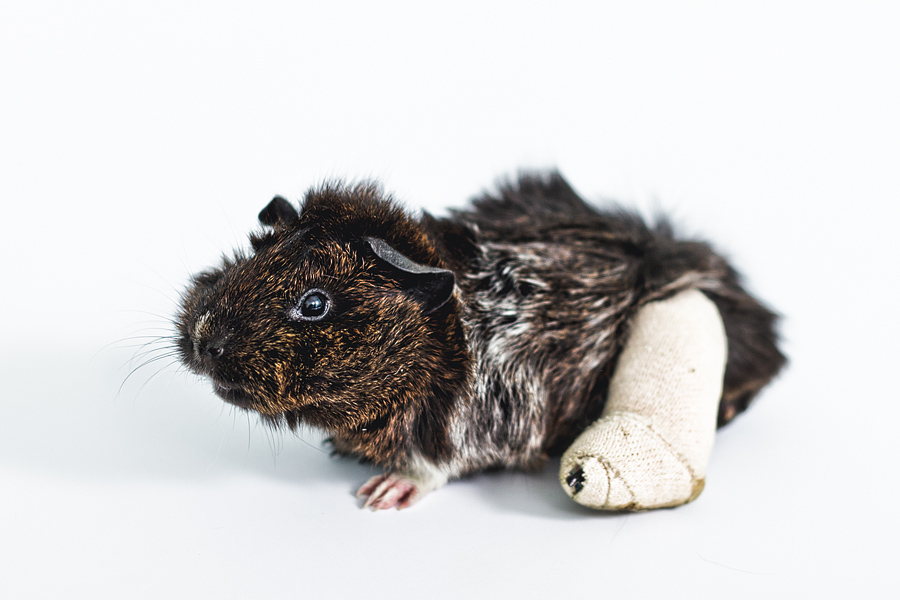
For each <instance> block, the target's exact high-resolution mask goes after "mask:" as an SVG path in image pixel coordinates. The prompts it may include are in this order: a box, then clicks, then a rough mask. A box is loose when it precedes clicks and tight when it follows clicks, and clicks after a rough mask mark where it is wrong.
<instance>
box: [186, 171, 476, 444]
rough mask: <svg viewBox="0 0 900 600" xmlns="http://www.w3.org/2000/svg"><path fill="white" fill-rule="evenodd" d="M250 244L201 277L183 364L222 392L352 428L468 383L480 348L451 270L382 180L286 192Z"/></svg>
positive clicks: (266, 411) (277, 413) (189, 310)
mask: <svg viewBox="0 0 900 600" xmlns="http://www.w3.org/2000/svg"><path fill="white" fill-rule="evenodd" d="M259 218H260V222H261V223H262V224H263V225H264V226H265V230H264V231H262V232H260V233H257V234H254V235H252V236H251V245H252V252H249V253H246V254H244V253H238V254H237V255H235V256H234V257H233V258H227V259H225V260H224V261H223V263H222V265H221V266H219V267H218V268H215V269H211V270H208V271H204V272H202V273H200V274H198V275H196V276H194V278H193V280H192V284H191V286H190V288H189V289H188V290H187V292H186V293H185V294H184V297H183V301H182V307H181V312H180V315H179V316H178V318H177V328H178V332H179V336H178V337H179V342H178V346H179V351H180V354H181V358H182V361H183V362H184V364H185V365H186V366H188V368H190V369H191V370H192V371H194V372H195V373H197V374H200V375H203V376H206V377H208V378H209V379H210V380H211V381H212V384H213V388H214V390H215V393H216V394H218V395H219V396H220V397H222V398H223V399H224V400H226V401H228V402H230V403H232V404H234V405H237V406H239V407H242V408H245V409H250V410H253V411H256V412H258V413H260V414H261V415H263V417H265V418H267V419H268V420H270V421H272V422H273V423H282V422H283V423H285V424H287V425H289V426H291V427H294V426H296V425H297V424H299V423H308V424H311V425H315V426H319V427H323V428H325V429H327V430H331V431H342V430H352V429H354V428H358V427H361V426H363V425H364V424H366V423H370V422H373V421H377V420H383V419H385V418H389V417H390V416H391V415H392V414H396V413H399V412H403V411H407V410H409V409H414V408H415V407H416V405H417V404H418V403H421V402H424V401H426V400H428V399H430V398H432V397H433V396H434V395H435V393H436V391H437V390H447V389H452V388H453V387H457V386H459V385H461V381H462V380H463V379H464V378H465V377H466V372H467V369H468V366H467V365H468V362H469V358H468V355H467V352H466V350H465V345H464V341H463V333H462V327H461V325H460V320H459V315H458V313H459V304H458V301H457V299H456V297H455V295H454V294H455V277H454V274H453V272H452V271H450V270H448V269H447V268H445V267H444V265H443V264H442V262H441V259H440V256H439V255H438V252H437V250H436V249H435V246H434V244H433V243H432V242H431V241H430V240H429V238H428V235H427V234H426V233H425V232H424V230H423V229H422V228H421V227H420V226H419V224H418V223H417V222H416V221H414V220H413V219H411V218H410V217H409V216H408V215H406V214H405V213H404V212H403V211H402V210H400V209H399V208H398V207H397V206H395V205H394V204H393V203H391V202H390V201H387V200H384V199H383V198H382V197H381V195H380V191H379V190H378V188H376V187H374V186H357V187H355V188H350V189H347V188H342V187H329V188H325V189H322V190H319V191H313V192H310V193H309V194H308V195H307V197H306V199H305V201H304V204H303V207H302V208H301V211H300V212H299V213H298V212H297V211H296V210H295V209H294V208H293V207H292V206H291V205H290V203H288V202H287V201H286V200H284V199H283V198H280V197H276V198H275V199H274V200H272V202H271V203H269V205H268V206H266V208H265V209H263V211H262V212H261V213H260V215H259Z"/></svg>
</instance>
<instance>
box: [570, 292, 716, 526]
mask: <svg viewBox="0 0 900 600" xmlns="http://www.w3.org/2000/svg"><path fill="white" fill-rule="evenodd" d="M726 358H727V348H726V338H725V330H724V327H723V325H722V319H721V317H720V315H719V312H718V309H717V308H716V306H715V305H714V304H713V303H712V301H710V300H709V299H708V298H707V297H706V296H705V295H703V293H702V292H700V291H698V290H686V291H683V292H680V293H679V294H677V295H675V296H673V297H671V298H668V299H666V300H661V301H657V302H651V303H649V304H647V305H645V306H644V307H642V308H641V309H640V310H639V311H638V313H637V314H636V315H635V318H634V320H633V323H632V328H631V332H630V335H629V337H628V341H627V342H626V344H625V348H624V349H623V350H622V354H621V356H620V357H619V362H618V364H617V366H616V370H615V373H614V374H613V377H612V380H611V381H610V387H609V395H608V398H607V403H606V407H605V408H604V411H603V415H602V416H601V418H600V419H599V420H597V421H596V422H594V423H593V424H592V425H590V426H589V427H588V428H587V429H586V430H585V431H584V432H583V433H582V434H581V435H580V436H579V437H578V438H577V439H576V440H575V442H574V443H573V444H572V445H571V446H570V447H569V449H568V450H566V452H565V454H564V455H563V458H562V463H561V467H560V481H561V483H562V486H563V489H565V490H566V492H567V493H568V494H569V495H570V496H571V497H572V498H573V499H574V500H575V501H576V502H578V503H580V504H583V505H585V506H589V507H591V508H596V509H600V510H645V509H651V508H663V507H669V506H678V505H680V504H684V503H686V502H690V501H691V500H693V499H694V498H696V497H697V496H698V495H699V494H700V492H701V491H702V490H703V485H704V481H705V477H706V466H707V464H708V462H709V456H710V453H711V451H712V446H713V439H714V437H715V432H716V417H717V412H718V405H719V399H720V398H721V396H722V380H723V374H724V371H725V361H726Z"/></svg>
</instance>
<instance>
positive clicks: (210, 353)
mask: <svg viewBox="0 0 900 600" xmlns="http://www.w3.org/2000/svg"><path fill="white" fill-rule="evenodd" d="M260 220H261V221H262V222H263V224H264V225H266V228H267V229H266V231H264V232H263V233H260V234H256V235H253V236H251V243H252V246H253V251H252V253H248V254H238V255H237V256H235V257H234V258H230V259H227V260H225V261H224V263H223V265H222V266H221V267H219V268H217V269H213V270H210V271H206V272H204V273H201V274H199V275H197V276H196V277H195V278H194V281H193V284H192V286H191V288H190V289H189V290H188V291H187V292H186V294H185V296H184V300H183V306H182V310H181V314H180V315H179V317H178V320H177V326H178V329H179V334H180V335H179V339H180V341H179V348H180V352H181V356H182V359H183V362H184V363H185V364H186V365H187V366H188V367H190V368H191V369H192V370H193V371H195V372H197V373H199V374H202V375H206V376H208V377H210V379H211V380H212V381H213V385H214V389H215V391H216V393H217V394H218V395H220V396H221V397H222V398H224V399H225V400H226V401H229V402H231V403H233V404H235V405H237V406H240V407H242V408H246V409H249V410H254V411H256V412H258V413H259V414H260V415H262V417H263V418H264V419H265V420H267V421H269V422H270V423H272V424H275V425H280V424H284V425H286V426H288V427H291V428H294V427H296V426H298V425H300V424H309V425H312V426H315V427H319V428H322V429H324V430H326V431H327V432H329V434H330V435H331V436H332V441H333V444H334V447H335V450H336V451H338V452H340V453H342V454H349V455H355V456H359V457H361V458H365V459H368V460H371V461H373V462H375V463H377V464H379V465H381V466H383V467H384V469H385V472H386V474H385V475H384V476H382V477H378V478H375V479H374V480H373V481H370V482H369V483H368V484H366V485H364V486H363V487H362V488H361V489H360V492H361V494H362V495H365V496H368V497H369V498H370V504H371V505H372V506H375V507H378V508H387V507H391V506H399V507H402V506H405V505H408V504H409V503H411V502H413V501H414V500H415V499H417V498H418V497H420V496H421V495H422V494H423V493H425V492H427V491H429V490H431V489H434V488H436V487H439V486H440V485H442V484H443V483H445V482H446V481H447V480H449V479H452V478H457V477H461V476H464V475H467V474H471V473H476V472H480V471H483V470H486V469H491V468H525V469H529V468H535V467H537V466H539V465H541V464H542V463H543V461H544V460H545V459H546V457H547V456H548V455H549V454H551V453H554V452H561V451H562V450H564V449H565V447H566V446H567V445H568V444H569V443H571V442H572V440H573V439H575V437H577V436H578V434H579V433H581V431H583V430H584V428H585V427H586V426H587V425H589V424H590V423H591V422H593V421H594V420H595V419H597V417H598V416H599V415H600V413H601V411H602V410H603V406H604V401H605V397H606V391H607V387H608V384H609V380H610V377H611V375H612V372H613V369H614V367H615V364H616V359H617V356H618V355H619V353H620V351H621V349H622V346H623V343H624V340H625V339H626V337H627V334H628V328H629V323H630V319H631V318H632V317H633V316H634V314H635V313H636V311H637V310H639V309H640V307H641V306H643V305H645V304H646V303H648V302H652V301H654V300H659V299H663V298H667V297H669V296H672V295H674V294H677V293H678V292H680V291H683V290H686V289H690V288H694V289H699V290H700V291H702V292H703V293H704V294H705V295H706V296H707V297H708V298H709V299H710V300H712V302H713V303H715V305H716V307H717V308H718V310H719V313H720V315H721V317H722V321H723V324H724V326H725V332H726V335H727V341H728V358H727V364H726V368H725V380H724V387H723V393H722V399H721V401H720V405H719V413H718V423H719V425H723V424H725V423H727V422H728V421H730V420H731V419H732V418H734V416H736V415H737V414H738V413H740V412H741V411H743V410H744V409H745V408H746V407H747V404H748V403H749V402H750V400H751V399H752V398H753V397H754V396H755V395H756V393H757V392H758V391H759V390H760V388H762V387H763V386H764V385H765V384H766V383H767V382H768V381H770V380H771V379H772V378H773V377H774V376H775V374H776V373H777V372H778V370H779V369H780V368H781V367H782V365H783V364H784V361H785V359H784V357H783V356H782V354H781V353H780V352H779V351H778V348H777V344H776V334H775V330H774V325H775V321H776V317H775V315H774V314H773V313H771V312H770V311H769V310H768V309H766V308H765V307H763V306H762V305H761V304H760V303H759V302H758V301H756V300H755V299H754V298H752V297H751V296H750V295H749V294H748V293H747V292H746V291H745V290H744V289H743V288H742V286H741V283H740V280H739V277H738V275H737V274H736V272H735V271H734V270H733V269H732V268H731V267H730V266H729V265H728V264H727V263H726V261H725V260H724V259H722V258H721V257H720V256H718V255H717V254H715V253H714V252H713V251H712V250H711V249H710V247H709V246H708V245H706V244H705V243H702V242H697V241H684V240H678V239H676V238H675V237H674V236H673V234H672V232H671V231H670V229H669V228H668V226H666V225H665V224H660V225H657V226H656V227H654V228H651V227H648V226H647V225H646V224H645V223H644V222H643V221H642V220H641V219H640V218H639V217H638V216H636V215H634V214H631V213H628V212H625V211H620V210H614V211H600V210H598V209H596V208H593V207H591V206H589V205H588V204H586V203H585V202H584V201H583V200H582V199H581V198H580V197H579V196H578V195H577V194H576V193H575V192H574V191H573V190H572V189H571V188H570V187H569V185H568V184H567V183H566V182H565V181H564V180H563V179H562V178H561V177H560V176H559V175H557V174H550V175H547V176H525V177H522V178H520V179H519V180H518V182H517V183H515V184H510V185H507V186H505V187H503V188H501V190H500V191H499V193H498V194H497V195H496V196H484V197H482V198H479V199H476V200H474V201H473V203H472V205H471V207H470V208H468V209H466V210H460V211H454V212H452V213H451V215H450V216H449V217H445V218H434V217H431V216H430V215H427V214H425V215H423V216H422V217H421V218H419V219H415V218H413V217H412V216H410V215H408V214H407V213H405V212H404V211H402V210H401V209H400V208H399V207H397V205H396V204H394V203H393V202H391V201H390V200H389V199H386V198H384V197H383V196H382V194H381V191H380V190H379V189H378V188H377V187H376V186H356V187H341V186H331V187H327V186H326V187H324V188H322V189H319V190H314V191H311V192H309V193H308V195H307V197H306V199H305V201H304V203H303V205H302V207H301V210H300V211H299V213H298V212H297V211H296V210H295V209H294V208H293V207H292V206H291V205H290V204H289V203H287V202H286V201H285V200H283V199H281V198H276V199H275V200H273V201H272V203H270V204H269V205H268V206H267V207H266V208H265V209H264V210H263V212H262V213H260ZM373 499H376V500H375V502H374V504H372V501H373Z"/></svg>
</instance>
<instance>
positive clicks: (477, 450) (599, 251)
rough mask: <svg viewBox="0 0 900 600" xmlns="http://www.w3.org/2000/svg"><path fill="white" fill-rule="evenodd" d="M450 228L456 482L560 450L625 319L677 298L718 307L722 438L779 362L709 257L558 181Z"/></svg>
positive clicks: (526, 187)
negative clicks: (457, 379) (464, 345)
mask: <svg viewBox="0 0 900 600" xmlns="http://www.w3.org/2000/svg"><path fill="white" fill-rule="evenodd" d="M449 221H450V222H455V224H456V225H463V226H464V228H465V230H466V231H467V232H468V233H467V235H468V236H469V237H470V239H471V242H472V249H471V251H469V252H468V253H465V252H464V253H463V254H465V255H457V256H454V257H452V258H451V261H450V262H453V263H455V264H457V265H462V267H461V268H460V269H459V270H460V275H461V277H459V278H458V284H459V287H460V290H461V292H462V294H463V300H464V301H463V306H464V307H465V309H464V310H465V312H464V316H463V317H464V323H465V325H466V329H467V335H468V339H469V344H470V347H471V350H472V353H473V357H474V359H475V385H474V388H473V390H472V397H470V398H467V399H465V401H464V402H462V403H461V405H460V409H459V413H458V415H457V418H456V419H455V423H454V427H453V438H454V445H455V446H456V448H457V450H458V458H457V461H458V465H457V469H456V470H459V471H461V472H466V471H474V470H478V469H481V468H484V467H487V466H491V465H498V466H523V467H528V466H531V465H532V464H534V463H536V462H538V461H540V459H541V458H542V457H543V456H545V455H546V453H548V452H553V451H558V450H562V449H564V448H565V447H566V446H567V445H568V444H569V443H570V442H571V441H572V439H574V437H575V436H577V435H578V434H579V433H580V431H581V430H582V429H583V428H584V427H585V426H586V425H588V424H589V423H591V422H592V421H593V420H594V419H596V418H597V417H598V416H599V414H600V412H601V411H602V408H603V402H604V399H605V394H606V388H607V385H608V381H609V377H610V376H611V374H612V370H613V368H614V366H615V360H616V358H617V356H618V353H619V351H620V350H621V348H622V345H623V343H624V341H625V339H626V337H627V333H628V324H629V319H630V317H631V316H632V315H633V314H634V312H635V311H636V310H637V309H638V308H639V307H640V306H641V305H643V304H644V303H646V302H650V301H652V300H657V299H662V298H665V297H668V296H670V295H673V294H675V293H677V292H679V291H681V290H683V289H686V288H691V287H695V288H698V289H700V290H701V291H703V292H704V293H705V294H706V295H707V296H708V297H709V298H710V299H712V300H713V302H715V303H716V305H717V307H718V308H719V310H720V312H721V314H722V318H723V321H724V323H725V328H726V333H727V335H728V344H729V359H728V365H727V368H726V373H725V389H724V392H723V399H722V402H721V406H720V411H719V424H720V425H722V424H724V423H726V422H728V421H730V420H731V419H732V418H733V417H734V416H735V415H736V414H738V413H739V412H741V411H742V410H744V409H745V408H746V406H747V403H748V402H749V401H750V400H751V399H752V397H753V396H754V395H755V394H756V392H757V391H758V390H759V389H760V388H761V387H762V386H763V385H765V383H767V382H768V381H769V380H770V379H771V378H772V377H773V376H774V375H775V373H776V372H777V371H778V369H779V368H780V367H781V365H782V364H783V362H784V357H783V356H782V355H781V354H780V353H779V351H778V350H777V347H776V345H775V341H776V336H775V333H774V329H773V326H774V321H775V316H774V315H773V314H772V313H771V312H770V311H768V310H767V309H766V308H764V307H763V306H761V305H760V304H759V303H758V302H757V301H756V300H755V299H753V298H752V297H750V296H749V295H748V294H747V293H746V292H745V291H744V290H743V288H742V287H741V284H740V281H739V277H738V275H737V274H736V272H735V271H734V270H733V269H732V268H731V267H730V266H729V265H728V264H727V263H726V262H725V261H724V260H723V259H722V258H721V257H719V256H718V255H717V254H715V253H714V252H713V250H712V249H711V248H710V247H709V246H708V245H707V244H705V243H702V242H697V241H684V240H677V239H676V238H675V237H674V236H673V234H672V231H671V228H670V227H669V226H668V225H667V224H666V223H664V222H663V223H660V224H659V225H656V226H655V227H652V228H651V227H649V226H647V225H646V224H645V223H644V221H643V220H642V219H641V218H640V217H639V216H637V215H636V214H634V213H629V212H626V211H622V210H607V211H602V210H598V209H596V208H594V207H592V206H590V205H588V204H587V203H586V202H584V200H582V199H581V198H580V197H579V196H578V194H577V193H576V192H575V191H574V190H572V188H571V187H570V186H569V185H568V184H567V183H566V182H565V181H564V180H563V179H562V178H561V177H560V176H559V175H556V174H551V175H549V176H525V177H522V178H520V179H519V180H518V182H517V183H515V184H508V185H506V186H503V187H502V188H501V189H500V192H499V194H497V195H495V196H491V195H486V196H483V197H481V198H478V199H476V200H474V201H473V203H472V207H471V209H470V210H467V211H457V212H455V213H454V215H453V217H452V218H451V219H450V220H449ZM445 223H447V221H445ZM438 229H441V228H440V227H438ZM445 229H446V228H445ZM445 246H447V247H448V248H450V247H451V246H453V244H445ZM462 246H465V245H462ZM450 251H451V252H452V249H451V250H450Z"/></svg>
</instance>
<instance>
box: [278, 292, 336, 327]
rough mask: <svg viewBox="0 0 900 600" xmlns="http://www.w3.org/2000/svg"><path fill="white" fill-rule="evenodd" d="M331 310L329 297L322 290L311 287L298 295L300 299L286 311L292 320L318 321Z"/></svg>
mask: <svg viewBox="0 0 900 600" xmlns="http://www.w3.org/2000/svg"><path fill="white" fill-rule="evenodd" d="M330 310H331V298H330V297H329V296H328V293H327V292H325V291H324V290H319V289H312V290H309V291H308V292H306V293H305V294H303V296H301V297H300V301H299V302H297V304H296V305H295V306H294V307H293V308H291V309H290V310H289V311H288V317H289V318H290V319H293V320H294V321H318V320H320V319H324V318H325V316H326V315H328V311H330Z"/></svg>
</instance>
